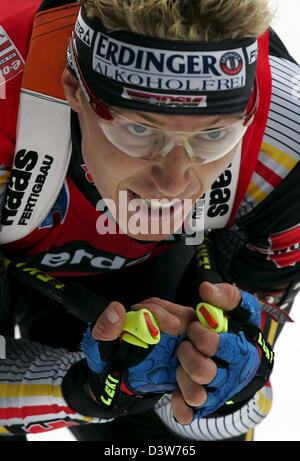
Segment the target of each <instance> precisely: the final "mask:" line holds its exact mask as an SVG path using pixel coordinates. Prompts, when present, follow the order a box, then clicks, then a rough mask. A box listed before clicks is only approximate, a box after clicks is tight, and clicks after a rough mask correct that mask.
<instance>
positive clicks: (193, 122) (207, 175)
mask: <svg viewBox="0 0 300 461" xmlns="http://www.w3.org/2000/svg"><path fill="white" fill-rule="evenodd" d="M117 110H118V113H121V114H122V115H123V116H126V117H127V118H128V119H130V120H132V121H134V122H137V123H141V124H144V125H149V126H151V127H156V128H159V129H165V130H170V131H184V132H196V131H204V130H209V129H212V128H220V127H224V126H227V125H230V124H232V123H234V122H235V121H236V120H237V119H238V118H240V117H237V116H233V117H232V118H231V117H230V118H228V117H224V118H222V117H219V116H200V117H196V116H169V115H161V114H153V113H151V114H149V113H145V112H132V111H126V110H124V109H120V108H118V109H117ZM79 121H80V126H81V131H82V154H83V158H84V161H85V164H86V166H87V168H88V170H89V172H90V174H91V175H92V177H93V180H94V183H95V186H96V187H97V189H98V191H99V192H100V194H101V196H102V197H103V199H110V200H112V201H113V202H114V204H115V218H116V220H117V222H118V223H119V225H120V227H121V228H122V229H123V230H125V232H126V233H127V234H128V235H129V236H131V237H134V238H135V239H138V240H144V241H145V240H146V241H147V240H148V241H149V240H154V241H159V240H163V239H165V238H167V237H168V236H169V235H172V234H173V233H174V232H175V231H176V230H177V229H178V228H179V227H180V226H181V225H182V223H183V221H184V219H185V217H186V215H187V213H188V212H189V211H190V210H191V208H192V206H193V205H194V204H195V202H196V201H197V200H198V199H199V198H201V197H202V196H203V194H204V193H205V192H206V191H207V190H208V189H209V188H210V186H211V185H212V184H213V183H214V182H215V181H216V179H217V178H218V177H219V176H220V174H221V173H222V172H223V171H224V170H225V169H226V168H227V167H228V165H229V164H230V163H231V160H232V158H233V156H234V154H235V153H236V151H237V147H235V148H234V149H233V150H232V151H230V152H229V153H228V154H226V155H225V156H224V157H222V158H220V159H218V160H215V161H213V162H211V163H206V164H200V163H196V162H194V161H193V160H192V159H191V158H190V157H189V155H188V153H187V152H186V150H185V148H184V146H182V145H174V146H173V148H172V149H171V150H170V152H169V153H168V154H167V155H166V156H165V157H157V158H155V159H153V160H147V161H146V160H142V159H139V158H133V157H130V156H129V155H127V154H125V153H123V152H122V151H121V150H119V149H118V148H117V147H115V146H114V145H113V144H111V142H110V141H109V140H108V139H107V138H106V137H105V135H104V133H103V131H102V129H101V127H100V126H99V123H98V122H99V117H98V116H97V115H96V114H95V113H94V111H93V110H92V108H91V106H90V105H89V104H83V106H82V110H81V111H80V113H79ZM121 197H122V198H121ZM140 197H141V198H142V199H143V198H146V199H150V200H151V199H158V200H162V199H167V200H168V201H169V202H167V201H166V200H165V202H166V203H167V204H168V203H170V202H171V201H173V200H175V199H177V206H174V205H173V206H170V207H168V206H165V207H164V208H163V210H162V208H161V209H160V210H159V208H157V207H156V206H155V208H156V210H155V211H154V210H153V208H152V209H151V208H148V206H147V203H148V204H149V202H145V201H144V200H141V201H139V202H136V201H134V200H135V199H137V198H140ZM124 198H125V199H126V200H125V202H124ZM183 200H185V202H183ZM179 201H181V203H180V202H179ZM107 203H109V202H107ZM128 203H131V204H133V205H131V207H130V206H129V209H128V208H127V210H125V209H124V207H127V206H128V205H127V204H128ZM137 203H141V204H142V207H140V206H137ZM184 203H185V204H184ZM180 204H181V205H182V206H179V205H180ZM183 204H184V206H183ZM110 209H111V208H110ZM111 211H113V210H112V209H111ZM113 213H114V211H113ZM120 217H122V218H120ZM137 218H139V219H140V221H139V222H138V219H137ZM120 219H121V220H120ZM122 220H123V221H122ZM141 221H142V224H141ZM134 223H135V224H136V225H134V227H133V224H134Z"/></svg>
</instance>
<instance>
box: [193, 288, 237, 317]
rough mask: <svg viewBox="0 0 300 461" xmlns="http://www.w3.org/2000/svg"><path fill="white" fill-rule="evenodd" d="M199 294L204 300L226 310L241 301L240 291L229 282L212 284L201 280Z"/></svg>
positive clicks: (229, 309) (234, 306) (233, 307)
mask: <svg viewBox="0 0 300 461" xmlns="http://www.w3.org/2000/svg"><path fill="white" fill-rule="evenodd" d="M199 294H200V297H201V299H202V300H203V301H204V302H207V303H209V304H212V305H213V306H216V307H221V308H222V309H224V310H226V311H231V310H232V309H235V308H236V307H237V306H238V304H239V302H240V301H241V298H242V296H241V292H240V290H239V289H238V288H236V287H234V286H233V285H230V284H229V283H217V284H215V285H214V284H212V283H209V282H203V283H201V285H200V288H199Z"/></svg>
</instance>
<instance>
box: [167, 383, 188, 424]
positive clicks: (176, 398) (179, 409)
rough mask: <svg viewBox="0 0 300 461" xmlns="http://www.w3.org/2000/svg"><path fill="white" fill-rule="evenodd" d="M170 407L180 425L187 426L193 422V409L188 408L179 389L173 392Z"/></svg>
mask: <svg viewBox="0 0 300 461" xmlns="http://www.w3.org/2000/svg"><path fill="white" fill-rule="evenodd" d="M171 407H172V410H173V416H174V418H175V419H176V421H178V422H179V423H180V424H189V423H191V422H192V420H193V415H194V413H193V409H192V408H190V407H188V406H187V405H186V403H185V402H184V399H183V396H182V393H181V391H180V389H176V390H175V391H174V392H173V395H172V398H171Z"/></svg>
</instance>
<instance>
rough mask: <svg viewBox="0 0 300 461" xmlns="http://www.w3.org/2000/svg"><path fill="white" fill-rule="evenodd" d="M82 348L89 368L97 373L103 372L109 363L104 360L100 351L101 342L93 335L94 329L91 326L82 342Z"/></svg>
mask: <svg viewBox="0 0 300 461" xmlns="http://www.w3.org/2000/svg"><path fill="white" fill-rule="evenodd" d="M81 350H82V351H83V352H84V354H85V357H86V360H87V363H88V366H89V368H90V369H91V370H92V371H94V372H95V373H99V374H101V373H102V372H103V370H104V368H105V367H106V365H107V362H103V361H102V360H101V357H100V353H99V343H98V342H97V341H96V340H95V339H94V338H93V337H92V330H91V327H90V326H89V327H88V329H87V330H86V333H85V335H84V337H83V341H82V343H81Z"/></svg>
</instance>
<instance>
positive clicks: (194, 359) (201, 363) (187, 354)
mask: <svg viewBox="0 0 300 461" xmlns="http://www.w3.org/2000/svg"><path fill="white" fill-rule="evenodd" d="M177 357H178V360H179V362H180V364H181V367H182V369H183V370H184V371H185V373H186V374H187V375H188V376H189V378H190V380H191V381H192V382H193V383H196V384H209V383H210V382H211V381H213V380H214V379H215V377H216V375H217V365H216V364H215V362H214V361H213V360H211V359H210V358H209V357H207V356H205V355H203V354H202V353H201V352H199V351H198V350H197V349H195V347H194V346H193V344H192V343H191V342H190V341H183V342H182V343H181V344H180V345H179V346H178V348H177ZM178 383H179V382H178ZM180 387H181V386H180ZM181 390H182V389H181ZM185 400H186V399H185ZM189 402H190V400H188V403H189ZM190 405H192V404H191V403H190ZM197 405H200V404H196V405H194V406H197Z"/></svg>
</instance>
